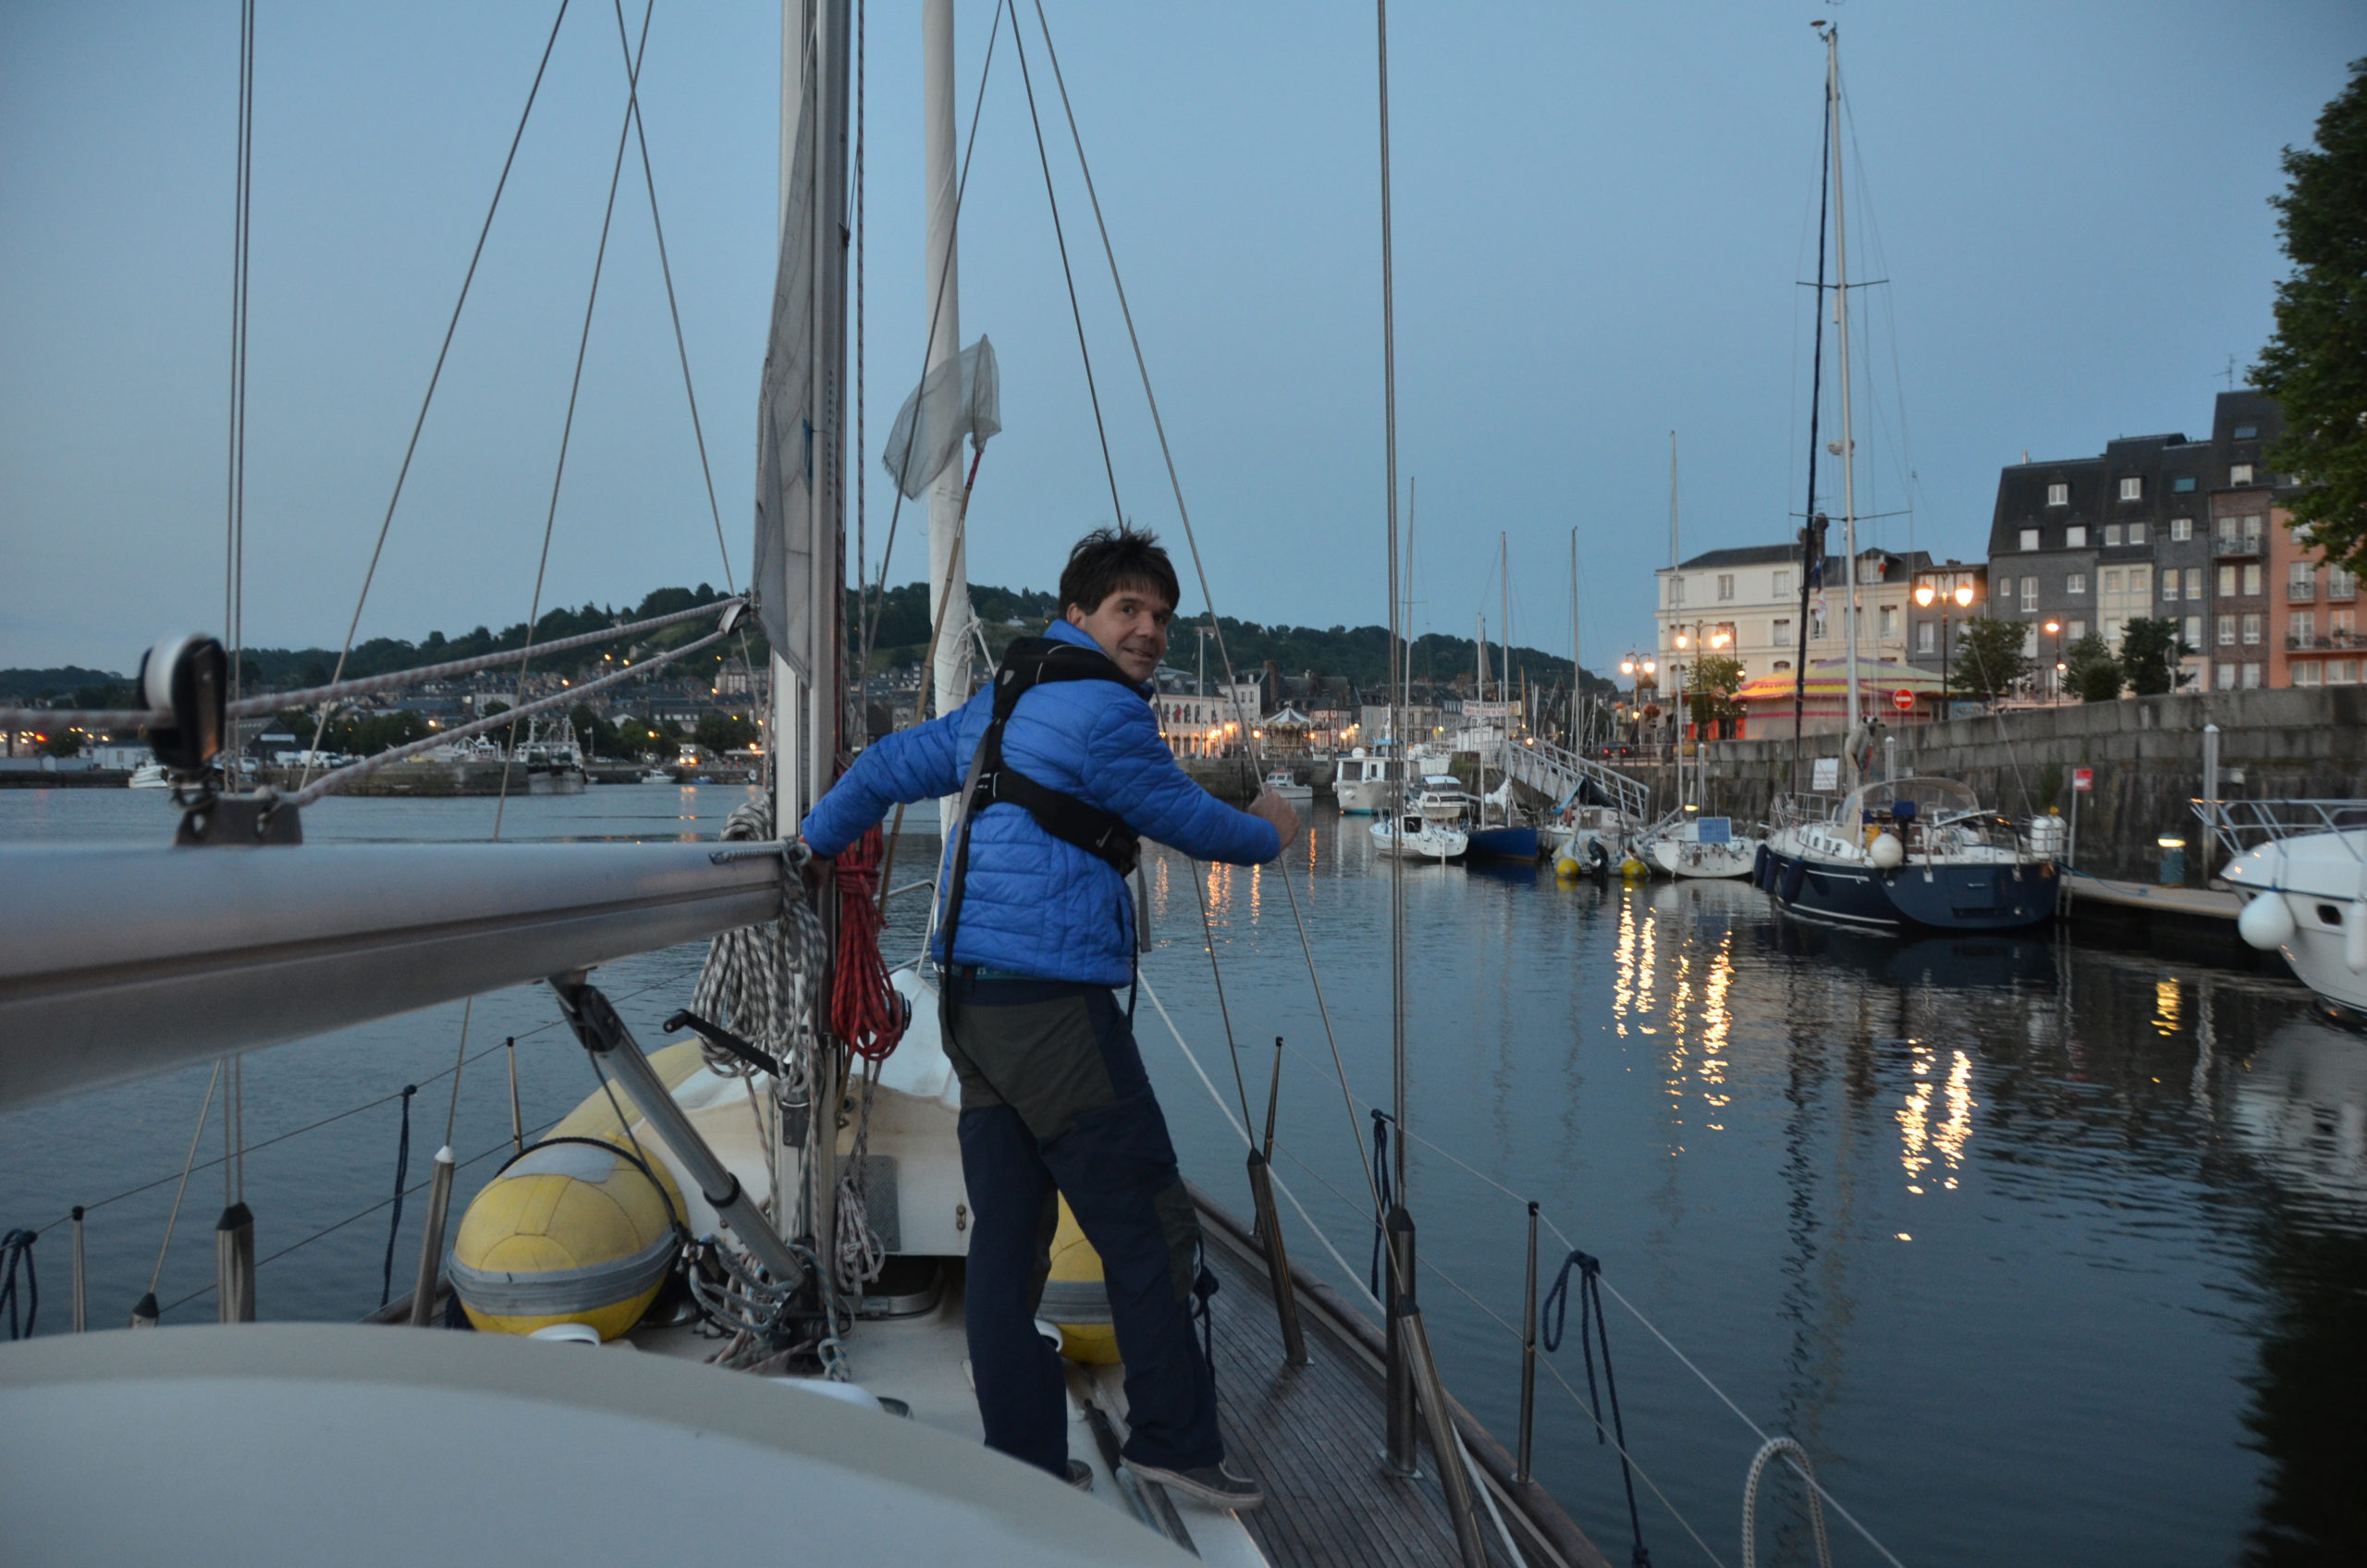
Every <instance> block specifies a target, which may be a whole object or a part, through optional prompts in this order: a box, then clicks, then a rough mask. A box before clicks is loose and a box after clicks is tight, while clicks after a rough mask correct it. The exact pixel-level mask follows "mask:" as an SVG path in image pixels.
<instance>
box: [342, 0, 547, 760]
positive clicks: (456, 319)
mask: <svg viewBox="0 0 2367 1568" xmlns="http://www.w3.org/2000/svg"><path fill="white" fill-rule="evenodd" d="M568 4H569V0H558V15H557V16H555V17H553V18H551V35H550V37H548V38H547V39H545V40H544V41H543V57H542V60H541V61H540V62H539V63H538V64H537V65H536V66H535V67H534V80H533V85H532V86H531V87H529V88H528V89H527V90H526V106H525V108H524V109H522V110H521V111H520V112H519V116H518V129H516V130H515V131H513V132H511V133H510V137H509V154H508V155H507V156H506V157H504V158H503V159H502V160H501V178H499V179H497V180H496V181H495V182H494V187H493V201H492V202H491V204H490V205H488V206H487V207H486V208H485V211H484V225H483V226H482V227H480V228H478V230H477V243H476V249H475V250H473V251H470V252H469V269H468V271H467V272H466V273H464V274H463V275H462V276H461V277H460V298H459V299H457V300H453V301H452V319H451V320H450V321H448V322H447V323H446V324H445V326H444V342H443V346H442V347H441V348H439V349H436V350H435V369H434V370H433V371H432V372H430V373H429V374H428V377H427V394H426V396H424V397H423V398H421V399H420V400H419V417H418V418H417V419H415V420H413V421H412V422H411V440H410V441H409V442H408V443H407V444H406V445H405V446H404V447H403V460H402V466H401V467H400V468H399V469H397V470H396V471H395V490H394V494H393V495H392V496H388V497H387V498H386V517H385V518H384V519H382V520H381V521H380V522H379V524H378V542H377V543H376V544H374V545H372V546H371V547H370V567H369V570H366V571H364V572H363V573H362V592H361V593H360V594H356V595H355V596H354V600H353V619H351V620H350V621H348V622H347V623H346V628H345V641H344V643H342V644H340V645H339V646H338V648H337V668H335V669H333V670H331V671H330V672H329V683H330V684H331V685H335V684H336V683H337V680H338V679H339V678H340V677H341V676H343V675H344V674H345V661H346V659H347V657H348V656H349V655H351V654H352V652H353V634H354V632H355V631H358V630H360V628H361V626H362V606H364V605H366V604H368V603H369V602H370V584H371V582H373V581H374V579H375V578H376V577H377V575H378V557H380V556H382V555H384V554H385V553H386V533H387V530H389V529H391V528H392V527H393V526H394V523H395V508H396V507H397V506H398V505H399V503H400V502H401V500H402V498H403V482H404V481H405V480H407V479H409V478H410V477H411V459H412V458H413V457H414V456H416V455H417V454H418V451H419V435H420V432H421V431H422V430H424V429H425V428H426V427H427V410H428V409H429V407H430V406H431V405H432V404H434V403H435V387H436V384H437V383H438V382H440V381H442V380H443V378H444V361H445V360H446V358H447V357H448V356H449V355H450V353H451V352H452V335H453V334H454V333H455V332H457V331H459V330H460V312H461V309H462V308H463V307H464V306H466V305H467V304H468V302H469V287H470V285H471V284H472V283H474V282H475V281H476V276H477V263H478V262H480V261H482V260H483V259H484V242H485V238H486V236H488V235H490V234H491V233H492V232H493V217H494V214H496V213H497V212H499V211H500V210H501V193H502V192H503V191H504V190H508V189H509V171H510V168H511V167H512V166H513V165H515V164H516V163H517V162H518V144H519V143H520V142H521V141H524V140H525V139H526V122H527V120H528V119H529V118H531V117H532V116H533V113H534V99H535V98H536V96H537V95H539V94H540V93H541V92H542V90H543V73H544V72H545V71H546V70H548V69H549V68H550V63H551V50H552V48H553V47H554V46H555V45H557V44H558V30H559V24H560V23H562V22H564V21H566V20H567V7H568ZM328 722H329V716H328V714H327V712H326V711H325V710H324V711H323V713H322V714H321V717H320V719H319V722H318V723H316V724H315V725H314V726H313V748H312V749H313V753H314V754H318V753H319V752H320V749H321V736H322V734H323V732H324V731H325V730H326V729H328ZM312 777H313V765H312V763H311V762H310V761H307V762H306V763H305V764H304V771H303V772H302V773H301V774H300V776H299V777H298V778H297V780H296V784H297V788H298V789H302V788H303V787H304V786H305V785H307V784H308V783H310V782H311V780H312Z"/></svg>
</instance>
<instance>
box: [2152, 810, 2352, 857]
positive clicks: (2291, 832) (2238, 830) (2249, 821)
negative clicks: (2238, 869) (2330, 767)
mask: <svg viewBox="0 0 2367 1568" xmlns="http://www.w3.org/2000/svg"><path fill="white" fill-rule="evenodd" d="M2193 805H2194V815H2196V816H2197V817H2198V818H2200V819H2201V823H2202V825H2203V828H2204V830H2205V831H2207V832H2208V833H2210V835H2211V836H2212V838H2213V839H2215V840H2217V842H2218V844H2219V847H2220V848H2221V849H2222V850H2224V851H2226V854H2227V857H2228V858H2229V859H2231V860H2232V859H2234V858H2235V857H2236V856H2238V855H2241V854H2245V853H2247V852H2249V851H2252V850H2256V849H2258V848H2260V847H2261V846H2262V845H2263V844H2273V843H2277V842H2281V841H2282V840H2284V839H2298V838H2302V837H2305V836H2311V835H2320V834H2323V835H2325V836H2327V837H2330V838H2332V839H2334V841H2335V842H2336V843H2339V844H2341V845H2342V846H2343V847H2344V848H2345V849H2347V850H2349V851H2350V853H2351V855H2352V857H2353V858H2354V859H2358V860H2361V862H2367V800H2267V801H2201V800H2199V801H2196V802H2193Z"/></svg>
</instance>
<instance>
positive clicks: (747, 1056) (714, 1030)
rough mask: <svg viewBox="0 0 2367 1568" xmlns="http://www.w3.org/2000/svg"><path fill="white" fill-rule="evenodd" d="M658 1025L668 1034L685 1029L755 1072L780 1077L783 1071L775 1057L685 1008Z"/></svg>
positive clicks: (675, 1033)
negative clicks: (736, 1058)
mask: <svg viewBox="0 0 2367 1568" xmlns="http://www.w3.org/2000/svg"><path fill="white" fill-rule="evenodd" d="M658 1027H659V1028H660V1029H663V1030H665V1031H666V1033H668V1035H679V1034H681V1032H682V1031H683V1030H685V1029H688V1030H690V1031H692V1032H693V1034H695V1035H698V1037H699V1038H700V1039H702V1040H705V1042H707V1044H709V1045H711V1046H713V1047H716V1048H717V1050H723V1051H729V1052H730V1053H731V1054H732V1055H733V1056H736V1057H738V1058H739V1059H740V1060H742V1061H744V1062H746V1063H747V1064H748V1065H749V1066H751V1067H753V1068H754V1069H755V1070H756V1071H757V1072H769V1073H771V1074H772V1075H773V1076H774V1077H776V1078H779V1077H782V1076H784V1075H785V1073H786V1072H787V1070H786V1069H784V1068H783V1067H782V1066H781V1064H780V1059H779V1057H776V1056H774V1055H772V1054H771V1053H770V1052H768V1051H766V1050H764V1049H762V1048H761V1047H756V1046H752V1045H750V1044H749V1043H748V1042H747V1041H745V1040H743V1039H742V1038H741V1037H740V1036H739V1035H735V1034H733V1033H732V1032H731V1031H730V1030H729V1029H726V1028H725V1027H724V1026H723V1025H722V1024H720V1023H709V1022H708V1021H707V1020H705V1019H704V1018H701V1017H700V1016H699V1015H698V1014H697V1013H695V1012H693V1011H690V1010H689V1009H688V1008H684V1009H682V1010H681V1011H678V1012H675V1013H673V1014H672V1015H670V1016H669V1017H668V1018H667V1020H666V1022H665V1023H661V1024H659V1025H658Z"/></svg>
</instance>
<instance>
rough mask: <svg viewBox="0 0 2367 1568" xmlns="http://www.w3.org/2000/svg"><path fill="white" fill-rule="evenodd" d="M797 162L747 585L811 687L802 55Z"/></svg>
mask: <svg viewBox="0 0 2367 1568" xmlns="http://www.w3.org/2000/svg"><path fill="white" fill-rule="evenodd" d="M805 59H806V66H805V72H804V75H805V87H804V91H803V92H801V93H800V94H799V95H798V96H799V101H800V106H801V107H802V109H803V113H802V114H801V115H799V116H798V123H797V134H796V142H795V152H794V153H793V154H792V156H791V162H790V172H789V180H788V185H787V194H786V199H785V201H784V202H783V211H782V219H781V226H780V263H779V268H778V269H777V270H776V271H775V273H774V276H773V319H772V335H771V337H770V338H769V340H768V341H767V344H766V347H765V374H764V380H763V386H762V391H761V393H760V394H759V399H758V403H757V410H756V546H755V557H754V559H755V569H754V580H753V581H754V586H755V590H756V608H757V614H758V616H759V618H760V619H761V620H762V622H763V625H764V629H765V635H766V637H767V638H768V639H770V641H771V643H772V645H773V647H774V648H775V649H776V650H777V651H779V654H780V655H781V656H782V657H783V658H786V659H787V660H788V661H789V662H790V665H791V668H794V669H795V670H796V671H797V673H798V676H799V677H800V678H801V679H802V680H806V681H808V682H811V681H812V680H813V678H814V668H813V662H812V660H813V651H814V630H815V629H814V626H813V606H814V597H815V595H814V592H813V583H814V570H815V559H814V527H813V523H814V491H815V485H816V478H817V468H816V443H815V418H814V415H815V407H814V380H815V378H814V368H815V357H816V354H815V351H816V333H815V325H816V320H817V317H818V315H819V312H817V311H816V308H815V307H816V300H815V289H814V284H815V266H814V260H815V256H814V217H815V212H816V190H815V179H814V165H815V161H816V160H815V153H816V146H815V143H816V139H817V137H816V123H815V121H816V111H817V110H818V108H819V107H820V105H819V104H818V103H817V101H816V93H815V92H814V65H813V55H812V53H811V52H810V51H807V52H805Z"/></svg>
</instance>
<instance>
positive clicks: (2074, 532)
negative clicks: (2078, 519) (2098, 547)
mask: <svg viewBox="0 0 2367 1568" xmlns="http://www.w3.org/2000/svg"><path fill="white" fill-rule="evenodd" d="M2063 547H2064V548H2065V549H2067V550H2084V549H2086V548H2087V547H2088V530H2087V527H2086V525H2085V524H2083V523H2074V524H2073V525H2072V526H2071V527H2069V528H2067V529H2065V530H2064V531H2063Z"/></svg>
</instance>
